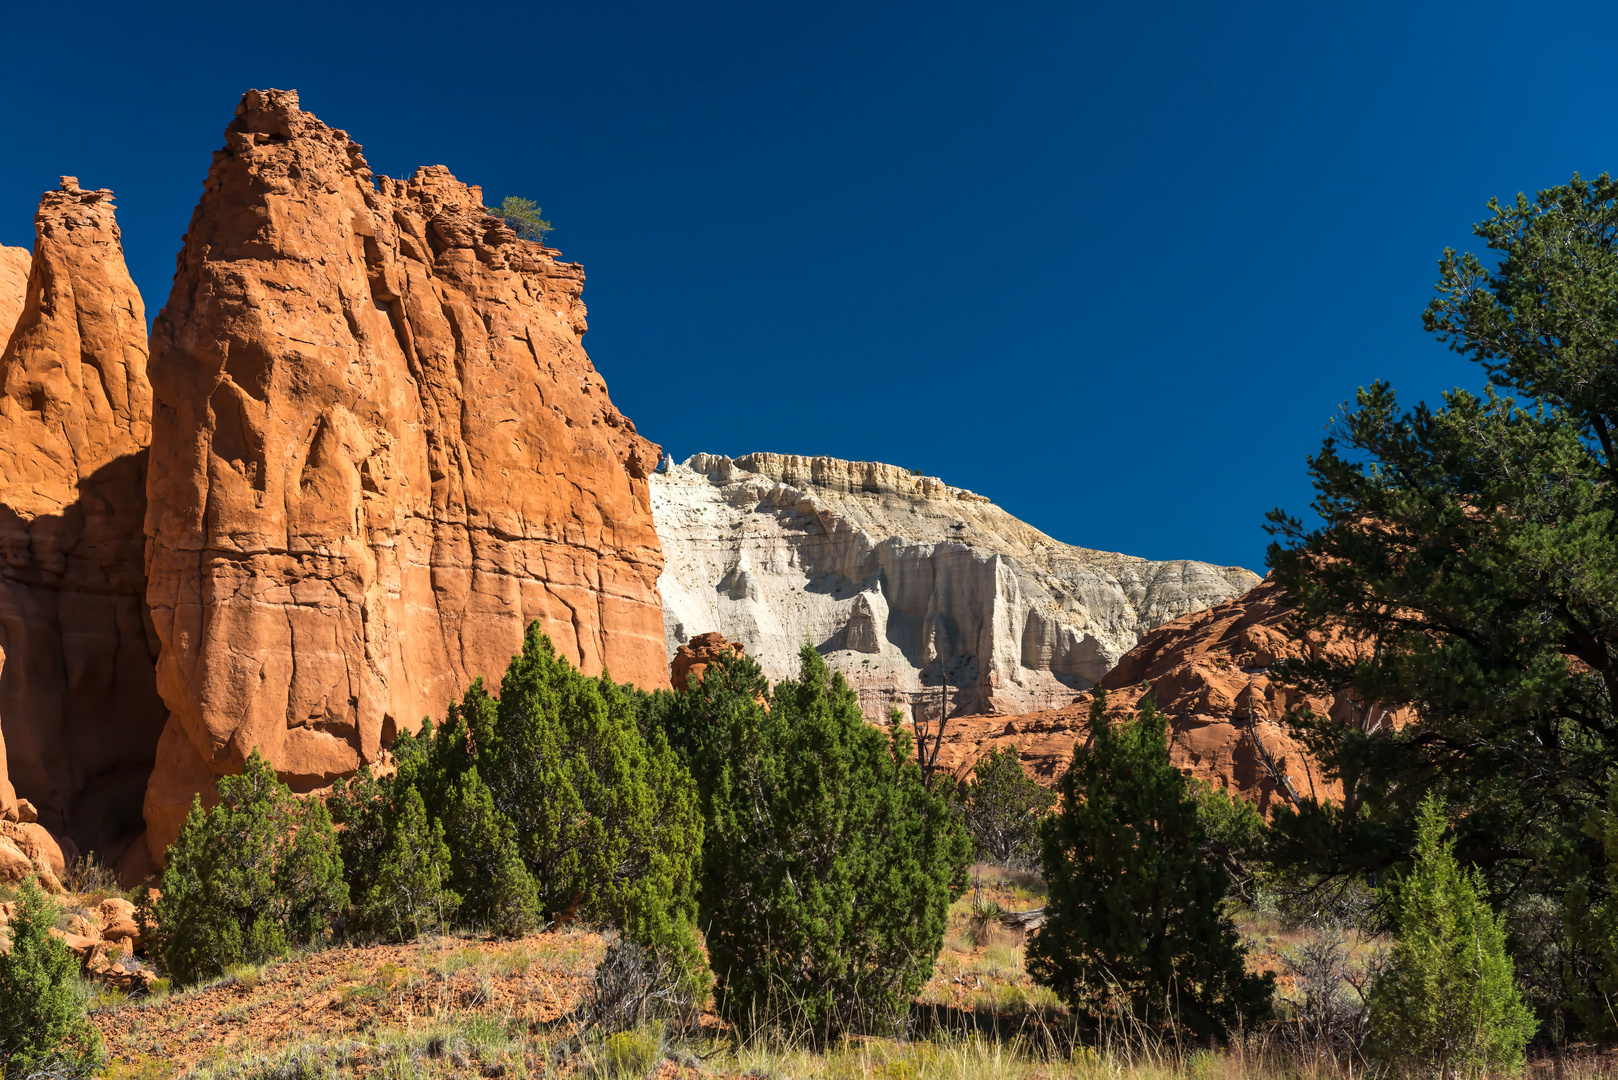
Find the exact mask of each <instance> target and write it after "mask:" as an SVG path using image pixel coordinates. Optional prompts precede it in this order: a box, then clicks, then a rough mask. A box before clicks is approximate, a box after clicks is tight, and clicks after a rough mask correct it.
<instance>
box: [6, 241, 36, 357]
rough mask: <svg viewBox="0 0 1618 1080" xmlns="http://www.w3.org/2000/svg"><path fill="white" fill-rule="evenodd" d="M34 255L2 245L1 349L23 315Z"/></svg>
mask: <svg viewBox="0 0 1618 1080" xmlns="http://www.w3.org/2000/svg"><path fill="white" fill-rule="evenodd" d="M33 258H34V257H33V254H32V253H31V252H29V251H28V249H27V248H14V247H6V246H4V245H0V349H3V348H5V346H4V344H3V343H4V342H6V341H8V340H10V338H11V331H12V328H13V327H15V326H16V325H17V318H18V316H20V315H21V314H22V305H23V298H24V297H25V296H26V295H27V293H28V264H29V263H31V262H33Z"/></svg>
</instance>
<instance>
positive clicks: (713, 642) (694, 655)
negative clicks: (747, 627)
mask: <svg viewBox="0 0 1618 1080" xmlns="http://www.w3.org/2000/svg"><path fill="white" fill-rule="evenodd" d="M744 651H745V650H744V649H743V648H742V643H741V642H739V641H726V640H725V635H723V634H721V633H718V632H717V631H714V632H711V633H707V634H698V635H697V636H696V637H694V638H692V639H691V640H690V641H688V642H686V643H685V644H684V645H681V646H680V647H679V648H678V649H676V650H674V659H673V660H671V661H670V662H669V682H671V683H673V684H674V689H676V690H678V691H680V692H681V693H684V692H685V691H686V690H688V689H690V687H691V684H692V683H693V682H701V681H702V673H703V672H704V671H707V670H708V665H709V664H712V663H713V662H714V661H716V660H718V659H720V658H721V657H725V656H740V655H742V653H743V652H744Z"/></svg>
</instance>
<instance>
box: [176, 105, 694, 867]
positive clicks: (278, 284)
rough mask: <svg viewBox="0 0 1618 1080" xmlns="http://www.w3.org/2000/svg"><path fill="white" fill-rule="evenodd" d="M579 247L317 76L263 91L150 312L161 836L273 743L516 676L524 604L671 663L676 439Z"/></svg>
mask: <svg viewBox="0 0 1618 1080" xmlns="http://www.w3.org/2000/svg"><path fill="white" fill-rule="evenodd" d="M557 254H558V253H557V252H556V251H554V250H552V249H549V248H546V247H543V246H542V245H540V244H537V243H533V242H529V241H526V240H521V239H519V238H518V237H517V235H516V234H515V233H514V232H513V231H512V230H511V229H509V228H507V227H506V225H505V224H504V223H503V222H502V221H501V220H499V219H498V218H495V217H493V216H491V215H489V214H488V213H486V212H485V211H484V208H483V197H482V192H481V190H480V189H478V188H476V187H469V186H468V185H466V184H463V183H461V182H459V181H457V180H456V179H455V178H454V177H453V176H451V175H450V173H449V172H448V170H446V169H444V168H443V167H442V166H432V167H427V168H423V169H419V170H417V172H416V173H415V175H414V176H413V177H412V178H410V179H409V180H394V179H388V178H386V177H383V178H380V180H377V179H374V178H373V176H372V173H371V170H370V169H369V167H368V166H367V165H366V162H365V158H364V157H363V156H362V154H361V148H360V146H359V145H358V144H357V143H355V142H353V141H352V140H350V139H349V137H348V136H347V134H345V133H344V132H342V131H339V130H335V129H333V128H330V127H328V126H326V125H325V124H323V123H321V122H320V121H319V120H318V119H316V118H315V117H314V116H312V115H310V114H309V113H307V112H304V111H302V110H301V109H300V108H299V105H298V98H297V95H296V94H295V93H292V92H286V91H276V90H269V91H257V90H255V91H250V92H249V93H248V94H247V95H246V96H245V97H244V98H243V99H242V102H241V105H240V107H239V108H238V109H237V114H236V119H235V121H234V122H233V123H231V125H230V126H229V127H228V128H227V129H226V132H225V147H224V149H223V150H221V151H219V152H217V153H216V154H215V155H214V162H213V167H212V168H211V169H210V171H209V174H208V179H207V182H206V185H205V190H204V193H203V196H202V199H201V201H200V203H199V204H198V206H197V209H196V212H195V214H194V216H193V218H192V221H191V226H190V230H189V231H188V233H187V235H186V239H185V244H184V248H183V250H182V251H181V253H180V257H179V262H178V268H177V271H176V275H175V281H174V288H173V291H172V293H171V294H170V297H169V300H168V303H167V304H166V305H165V307H164V309H163V311H162V313H161V314H160V315H159V316H158V318H157V321H156V323H155V325H154V329H153V339H152V343H153V344H152V348H153V357H152V380H153V387H154V391H155V394H156V402H157V404H156V411H155V416H154V438H153V447H152V467H151V480H150V501H149V507H150V509H149V513H148V516H147V519H146V534H147V536H148V537H149V563H148V568H149V575H150V587H149V590H148V597H149V599H150V607H151V612H152V618H153V621H154V623H155V626H156V631H157V635H158V638H159V639H160V641H161V645H162V652H161V656H160V659H159V663H158V687H159V689H160V690H161V692H162V695H163V698H164V700H165V701H166V702H167V703H168V706H169V709H170V710H171V714H172V719H171V721H170V723H169V725H168V728H167V729H166V730H165V732H164V735H163V743H162V746H161V748H160V753H159V761H158V767H157V769H156V771H155V772H154V773H153V775H152V778H151V783H150V786H149V788H148V791H147V796H146V802H145V810H146V819H147V823H148V826H149V829H150V832H149V835H148V843H149V846H150V848H151V851H152V854H153V856H154V858H159V859H160V858H161V853H162V850H163V848H164V846H166V845H167V843H168V842H169V841H170V840H171V839H172V838H173V837H174V835H175V834H176V832H177V830H178V828H179V825H180V823H181V820H182V819H183V817H184V814H185V810H186V806H187V805H188V804H189V803H190V801H191V797H192V794H193V793H194V792H198V791H204V792H206V791H208V790H209V789H211V786H212V781H213V778H214V777H215V776H217V775H219V774H221V773H226V772H231V771H236V770H239V768H240V767H241V763H242V761H243V759H244V758H245V757H246V756H247V754H248V753H250V752H251V750H252V749H253V748H254V747H257V748H259V749H260V750H261V751H262V752H263V753H264V754H265V756H266V757H267V758H268V760H269V761H270V762H271V763H272V764H274V765H275V767H276V769H277V770H278V772H279V773H280V774H281V775H282V777H283V778H285V779H286V780H287V781H289V782H290V783H292V784H293V785H294V786H295V787H297V788H299V789H301V790H312V789H315V788H318V787H321V786H323V785H326V784H328V783H330V782H332V781H333V780H334V779H336V778H337V777H340V776H343V775H346V774H348V773H352V772H353V771H354V770H355V769H356V768H357V767H358V766H359V765H360V764H361V763H362V762H366V761H370V760H374V759H375V758H376V756H377V754H378V751H379V749H380V747H381V746H382V745H383V744H384V743H385V742H387V741H388V740H390V739H391V738H392V736H393V734H394V732H395V731H397V730H401V729H413V728H414V727H415V726H416V725H417V724H418V723H419V721H420V720H421V718H422V717H423V716H424V715H428V714H441V713H442V711H443V709H444V707H445V705H446V703H447V702H448V701H450V700H451V699H452V698H453V697H455V696H457V695H458V694H460V693H461V692H462V691H463V690H464V688H465V687H466V686H467V685H468V683H469V682H470V681H471V680H472V679H474V678H476V677H479V676H483V677H490V678H497V677H498V676H499V675H500V673H501V672H502V671H503V670H504V669H505V666H506V664H507V662H508V661H509V660H510V658H511V656H512V655H513V654H514V653H515V652H517V651H518V650H519V648H520V647H521V643H522V634H523V629H524V627H525V625H526V624H527V623H528V622H529V621H530V620H534V619H538V620H539V621H540V622H541V624H542V626H543V628H544V629H545V631H546V632H547V633H548V634H550V636H551V637H552V639H553V640H554V641H555V642H556V646H557V648H558V650H559V652H560V653H561V654H562V655H563V656H566V657H568V658H569V659H571V660H573V661H574V662H575V663H577V664H579V665H580V666H581V667H582V668H584V670H586V671H590V672H595V671H600V670H602V669H603V668H607V669H609V670H610V671H611V673H612V674H613V676H614V677H616V678H618V679H621V680H622V679H628V680H631V681H634V682H637V683H639V684H641V685H643V686H648V687H656V686H667V685H668V675H667V670H668V669H667V656H666V655H665V653H664V650H663V645H662V641H663V632H662V615H661V604H660V602H659V600H658V596H657V584H656V583H657V577H658V574H659V572H660V571H661V569H662V558H661V555H660V552H659V546H658V539H657V534H656V531H655V529H654V527H653V523H652V516H651V512H650V506H649V494H648V488H647V479H646V477H647V473H648V472H649V470H650V469H651V468H652V467H653V466H654V465H655V464H656V461H657V458H658V453H659V452H658V449H657V447H655V446H654V445H652V444H651V443H649V442H647V441H646V440H645V439H643V438H641V437H640V436H639V435H638V434H636V432H635V428H634V425H633V424H631V423H630V422H629V421H628V420H627V419H626V418H625V417H624V416H622V415H621V414H620V413H619V412H618V411H617V409H615V408H614V407H613V405H612V403H611V401H610V400H609V399H608V396H607V387H606V384H605V383H604V382H603V380H602V378H601V375H600V374H599V373H598V372H597V371H596V370H595V368H594V366H593V365H592V364H591V362H590V359H589V357H588V356H587V355H586V354H585V352H584V349H583V346H582V344H581V337H582V335H583V334H584V332H585V328H586V324H585V310H584V305H583V304H582V303H581V302H580V293H581V290H582V287H583V281H584V275H583V272H582V271H581V270H580V268H579V267H578V266H576V265H573V264H569V263H565V262H560V261H558V259H557V257H556V256H557Z"/></svg>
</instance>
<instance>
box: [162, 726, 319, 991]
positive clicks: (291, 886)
mask: <svg viewBox="0 0 1618 1080" xmlns="http://www.w3.org/2000/svg"><path fill="white" fill-rule="evenodd" d="M217 788H218V792H219V804H218V805H217V806H215V807H213V808H212V809H206V810H205V809H203V806H202V800H201V798H200V797H197V798H194V799H193V800H192V802H191V812H190V813H189V814H188V815H187V816H186V819H185V824H184V826H183V827H182V828H181V829H180V835H179V837H178V838H177V839H176V840H175V841H174V843H173V844H171V845H170V846H169V849H168V864H167V866H166V867H165V868H164V870H163V880H162V895H161V896H160V897H159V898H158V900H157V901H156V902H155V903H152V902H150V901H149V900H143V902H142V905H141V908H140V915H141V921H142V924H143V925H142V930H141V933H142V936H143V937H144V938H146V940H148V941H150V942H151V943H152V951H153V952H154V953H155V954H156V955H157V957H158V958H159V959H160V961H161V963H162V964H163V967H164V968H165V969H166V970H167V971H168V972H169V974H171V975H172V976H173V977H174V978H175V979H176V980H177V981H178V982H180V983H194V982H198V981H199V980H202V979H206V978H209V977H211V976H214V975H219V974H222V973H223V972H224V971H225V970H226V969H227V968H229V967H232V966H234V965H237V964H249V963H262V962H263V961H265V960H269V959H271V958H273V957H276V956H279V955H281V954H282V953H284V952H286V951H287V950H288V949H289V948H291V947H293V946H296V945H302V944H306V943H308V942H312V941H316V940H319V939H320V938H322V937H324V936H325V935H326V934H327V933H328V932H329V931H330V930H331V927H332V923H333V920H334V919H336V918H337V917H338V916H339V915H340V913H341V912H342V911H343V909H344V908H345V907H346V906H347V904H348V886H347V885H346V884H345V883H344V881H343V862H342V856H341V855H340V853H339V851H338V846H337V837H336V834H335V833H334V831H333V829H332V822H331V817H330V815H329V814H328V813H327V811H326V805H325V803H324V802H322V801H321V800H320V799H318V798H314V797H301V796H298V795H294V794H293V793H292V790H291V789H290V788H288V787H287V786H286V785H285V784H283V783H281V781H280V780H279V779H278V778H277V777H276V775H275V770H274V769H273V768H271V767H270V764H269V763H268V762H267V761H265V760H264V758H263V757H261V756H260V755H259V752H258V751H257V750H256V749H255V750H254V751H253V752H252V754H251V755H250V756H249V757H248V759H247V761H246V762H245V763H244V765H243V767H242V772H241V775H239V776H222V777H220V778H219V780H218V782H217Z"/></svg>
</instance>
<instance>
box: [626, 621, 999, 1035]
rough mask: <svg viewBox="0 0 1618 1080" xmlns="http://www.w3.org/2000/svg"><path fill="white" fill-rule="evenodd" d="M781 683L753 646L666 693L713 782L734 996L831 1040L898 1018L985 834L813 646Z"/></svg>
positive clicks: (711, 921)
mask: <svg viewBox="0 0 1618 1080" xmlns="http://www.w3.org/2000/svg"><path fill="white" fill-rule="evenodd" d="M799 669H800V675H799V678H798V680H797V681H796V682H783V683H780V684H778V685H777V686H776V687H775V688H774V690H773V692H772V691H771V689H770V686H769V684H768V683H767V682H766V681H765V680H764V678H763V675H762V673H761V672H760V670H759V668H758V665H757V663H756V662H755V661H754V660H752V659H751V658H747V657H741V658H736V659H729V658H726V659H722V660H720V661H719V662H718V663H715V664H713V665H710V666H709V667H708V669H707V671H706V672H705V673H704V675H703V678H702V680H701V682H699V683H697V684H696V685H695V686H694V687H692V688H691V689H690V690H689V691H688V692H687V693H684V694H678V695H672V696H670V695H668V694H666V693H665V694H661V695H658V698H657V699H656V700H655V701H654V702H652V703H651V712H652V713H654V714H656V716H657V717H658V721H659V723H660V724H661V726H662V727H663V728H664V729H665V730H667V731H668V732H669V733H670V737H671V739H672V740H673V742H674V743H675V745H676V746H677V747H679V749H680V751H681V753H682V754H684V755H685V756H686V759H687V760H688V761H689V762H690V765H691V769H692V772H693V773H694V774H695V775H696V776H697V777H699V778H700V782H701V785H702V804H703V813H704V818H705V820H706V823H707V825H706V830H705V833H704V840H703V854H702V859H703V861H702V879H701V881H702V884H701V892H700V896H701V924H702V927H703V932H704V934H705V935H706V939H707V944H708V953H709V958H710V963H711V965H712V967H713V971H714V976H715V978H716V980H717V1000H718V1005H719V1009H720V1012H721V1013H722V1014H723V1015H724V1016H725V1017H726V1018H727V1019H728V1020H730V1021H731V1022H732V1023H734V1024H737V1025H738V1026H740V1027H742V1028H743V1029H746V1030H752V1029H755V1028H758V1027H760V1026H786V1027H791V1028H795V1029H796V1030H797V1032H798V1033H801V1034H805V1035H808V1036H811V1037H813V1038H816V1039H820V1040H824V1039H828V1038H831V1037H833V1036H835V1035H837V1034H839V1033H842V1032H848V1031H853V1032H859V1031H872V1030H878V1031H886V1030H891V1029H892V1028H893V1027H894V1025H895V1024H896V1023H898V1022H899V1020H900V1018H901V1017H902V1016H903V1012H904V1009H905V1008H906V1007H907V1005H908V1002H909V1000H910V998H911V997H912V996H913V995H914V994H915V992H916V991H917V990H919V989H920V987H921V985H922V983H923V982H924V981H925V980H926V979H927V978H928V976H929V975H931V973H932V970H933V965H934V962H935V961H936V959H937V956H938V952H939V949H940V947H941V946H942V943H943V935H944V924H945V917H946V915H947V912H948V909H949V905H950V903H951V902H952V901H953V900H954V899H955V898H957V897H958V896H960V895H961V893H962V892H964V891H965V887H966V878H965V867H966V863H967V861H968V859H969V858H970V854H971V841H970V839H969V837H968V836H967V834H966V832H965V830H964V829H963V828H962V826H961V825H960V823H959V821H958V819H957V818H956V816H955V814H954V813H953V811H952V810H951V809H950V807H949V805H948V804H947V803H946V802H945V800H944V799H943V798H942V797H941V796H939V795H937V794H934V793H933V792H931V791H929V790H928V789H927V787H926V785H925V784H924V783H923V782H922V777H921V771H920V768H919V767H918V765H917V762H916V760H915V758H914V756H912V748H911V744H910V739H909V736H908V734H907V732H906V731H905V729H904V726H903V725H902V724H900V723H899V722H898V720H897V717H895V719H894V720H893V722H892V724H891V726H890V727H889V729H888V730H886V731H884V730H882V729H880V728H877V727H874V726H872V725H871V724H868V723H866V721H865V719H864V717H863V716H862V715H861V713H860V709H859V702H858V700H857V698H856V696H855V694H854V692H853V690H851V689H850V688H849V686H848V684H847V683H846V682H845V681H844V680H843V677H842V676H841V675H833V674H831V673H830V672H829V671H828V670H827V668H826V664H825V662H824V661H823V660H822V659H821V658H820V656H819V654H818V653H816V652H815V650H814V649H813V648H811V647H809V646H805V647H804V648H803V650H802V652H801V653H800V656H799Z"/></svg>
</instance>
